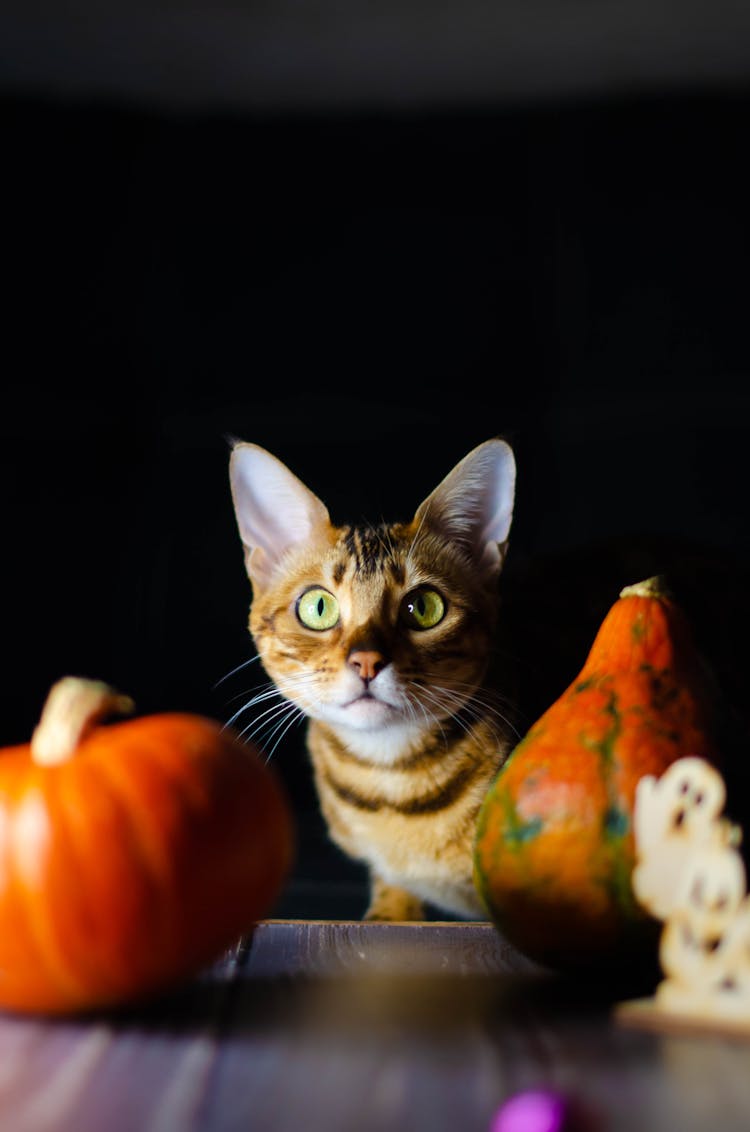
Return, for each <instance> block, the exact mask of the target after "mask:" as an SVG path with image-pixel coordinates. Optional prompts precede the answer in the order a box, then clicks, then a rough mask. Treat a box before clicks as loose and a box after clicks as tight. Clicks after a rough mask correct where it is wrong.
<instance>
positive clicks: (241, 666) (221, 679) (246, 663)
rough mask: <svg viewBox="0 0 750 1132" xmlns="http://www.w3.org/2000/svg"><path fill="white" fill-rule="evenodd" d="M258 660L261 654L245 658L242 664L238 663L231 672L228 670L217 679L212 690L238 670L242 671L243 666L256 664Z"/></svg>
mask: <svg viewBox="0 0 750 1132" xmlns="http://www.w3.org/2000/svg"><path fill="white" fill-rule="evenodd" d="M258 660H260V656H259V655H256V656H251V657H250V659H249V660H243V661H242V664H238V665H237V667H236V668H232V669H231V670H230V671H229V672H227V673H226V674H225V675H224V676H222V677H221V678H220V679H219V680H217V681H216V683H215V684H214V686H213V689H212V691H214V692H215V691H216V689H217V688H218V687H220V686H221V685H222V684H223V683H224V682H225V681H226V680H229V679H230V678H231V677H232V676H235V675H236V674H237V673H238V672H241V671H242V669H243V668H247V667H248V666H249V665H251V664H255V663H256V661H258Z"/></svg>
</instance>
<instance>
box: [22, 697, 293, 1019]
mask: <svg viewBox="0 0 750 1132" xmlns="http://www.w3.org/2000/svg"><path fill="white" fill-rule="evenodd" d="M131 707H132V704H131V703H130V701H128V700H127V699H126V698H125V697H122V696H118V695H117V693H114V692H113V691H112V690H111V689H109V688H107V687H106V686H105V685H102V684H98V683H96V682H92V681H83V680H79V679H77V678H72V677H69V678H66V679H65V680H63V681H61V682H60V683H59V684H57V685H55V687H54V688H53V689H52V691H51V693H50V697H49V699H48V701H47V704H46V706H45V710H44V712H43V714H42V719H41V721H40V725H39V727H38V728H37V730H36V732H35V734H34V737H33V739H32V742H31V744H30V745H24V746H18V747H8V748H6V749H4V750H1V751H0V1006H2V1007H6V1008H10V1009H14V1010H21V1011H33V1012H45V1013H59V1012H63V1011H66V1012H67V1011H79V1010H90V1009H93V1008H99V1007H102V1006H107V1005H112V1004H120V1003H125V1002H128V1001H130V1000H132V999H135V998H140V997H142V996H144V995H147V994H149V993H151V992H155V991H159V990H161V989H164V988H167V987H169V986H170V985H172V984H174V983H176V982H177V981H179V980H181V979H183V978H185V977H187V976H189V975H191V974H194V973H196V972H197V971H198V969H199V968H201V967H202V966H203V965H205V964H208V963H209V962H211V961H213V960H214V959H216V958H218V956H219V955H220V954H221V953H222V952H223V951H224V950H225V949H227V948H228V947H229V946H231V945H232V944H233V943H235V942H236V941H237V939H238V938H239V937H240V936H241V935H242V934H243V933H245V932H248V931H249V930H250V929H251V928H252V927H253V925H254V923H255V922H256V921H257V920H258V919H259V918H261V917H262V916H263V915H265V914H267V912H268V911H269V909H270V907H271V905H272V903H273V901H274V900H275V899H276V897H277V895H278V893H279V891H280V889H281V886H282V884H283V882H284V879H285V878H286V876H287V873H288V870H289V867H290V863H291V856H292V848H293V827H292V819H291V814H290V810H289V807H288V804H287V802H286V799H285V796H284V794H283V793H282V790H281V788H280V786H279V784H278V783H277V781H276V778H275V776H274V775H273V774H272V772H271V771H270V769H269V768H268V767H267V766H266V765H265V763H264V762H263V761H262V760H261V759H260V758H259V756H258V752H257V751H256V750H255V749H253V748H252V747H250V746H249V745H247V744H245V743H242V742H241V741H240V740H239V739H238V738H237V737H236V736H235V735H234V734H233V733H231V732H230V731H228V730H224V729H222V728H221V726H220V725H219V724H218V723H216V722H214V721H212V720H209V719H205V718H203V717H201V716H197V715H188V714H163V715H152V716H145V717H142V718H140V719H133V720H129V721H126V722H120V723H114V724H111V725H108V726H102V725H100V720H101V718H102V717H103V716H104V715H105V714H111V713H112V711H115V710H116V711H118V712H120V713H121V712H122V711H123V710H127V709H128V708H131Z"/></svg>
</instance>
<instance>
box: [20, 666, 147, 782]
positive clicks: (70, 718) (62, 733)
mask: <svg viewBox="0 0 750 1132" xmlns="http://www.w3.org/2000/svg"><path fill="white" fill-rule="evenodd" d="M134 709H135V704H134V703H133V701H132V700H131V699H130V697H129V696H123V695H122V694H121V693H120V692H117V691H115V689H114V688H110V687H109V685H107V684H104V683H102V681H101V680H86V679H84V678H83V677H82V676H64V677H63V679H62V680H58V682H57V683H56V684H53V685H52V688H51V689H50V692H49V695H48V696H47V699H46V701H45V704H44V707H43V708H42V714H41V717H40V719H39V723H38V724H37V726H36V729H35V731H34V734H33V735H32V737H31V757H32V759H33V760H34V762H35V763H37V764H38V765H39V766H57V765H58V764H59V763H64V762H66V761H67V760H68V759H69V758H70V757H71V755H73V754H74V752H75V750H76V748H77V747H78V746H79V744H80V743H81V742H82V740H83V739H84V738H85V737H86V735H87V734H88V733H89V731H91V730H92V729H93V727H94V726H95V725H96V724H97V723H99V722H100V721H101V720H102V719H104V718H105V716H108V715H129V714H130V712H132V711H133V710H134Z"/></svg>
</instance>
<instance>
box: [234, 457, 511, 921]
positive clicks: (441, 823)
mask: <svg viewBox="0 0 750 1132" xmlns="http://www.w3.org/2000/svg"><path fill="white" fill-rule="evenodd" d="M514 471H515V466H514V464H513V459H512V453H511V451H510V449H509V448H508V446H507V445H506V444H505V443H504V442H503V441H500V440H493V441H488V442H486V444H484V445H480V446H479V448H477V449H475V450H474V451H473V452H472V453H470V454H469V455H468V456H467V457H466V458H465V459H464V460H463V461H462V462H461V463H460V464H459V465H458V466H457V467H456V468H455V469H454V470H453V472H451V473H450V475H449V476H447V477H446V479H445V480H444V481H443V482H442V483H441V484H440V485H438V488H436V490H435V491H434V492H433V493H432V495H431V496H429V497H428V499H427V500H425V502H424V503H423V504H422V506H421V507H420V508H419V509H418V510H417V512H416V515H415V517H414V519H413V520H412V521H411V522H410V523H393V524H383V525H380V526H377V527H375V526H367V525H363V526H343V527H335V526H333V524H332V523H331V522H330V519H329V517H328V513H327V511H326V509H325V507H324V506H323V504H322V503H320V501H319V500H318V499H317V497H316V496H314V495H313V494H312V492H310V491H309V489H308V488H306V487H305V486H304V485H303V484H301V482H300V481H299V480H297V479H296V477H295V476H293V474H292V473H291V472H290V471H289V470H288V469H286V468H285V467H284V465H283V464H281V463H280V462H279V461H277V460H276V459H275V457H272V456H271V455H270V454H269V453H266V452H264V450H263V449H259V448H257V447H256V446H254V445H245V444H239V445H237V446H236V447H235V449H234V451H233V454H232V465H231V479H232V492H233V497H234V503H235V510H236V514H237V520H238V525H239V529H240V533H241V536H242V539H243V542H244V545H245V552H246V562H247V568H248V573H249V576H250V579H251V581H252V585H253V601H252V606H251V611H250V631H251V633H252V636H253V639H254V641H255V644H256V647H257V649H258V652H259V654H260V657H261V660H262V663H263V666H264V668H265V670H266V672H267V674H268V675H269V677H270V678H271V680H272V681H273V682H274V684H275V685H276V687H277V688H278V689H279V691H280V693H281V694H282V695H283V696H284V697H285V698H286V699H287V700H289V701H291V703H293V704H295V705H296V706H297V707H298V708H299V709H300V710H301V711H302V712H303V713H304V714H305V716H307V718H308V720H309V726H308V746H309V750H310V754H311V757H312V764H313V770H314V776H315V782H316V786H317V790H318V794H319V798H320V803H321V808H322V812H323V814H324V816H325V819H326V822H327V825H328V829H329V831H330V835H331V837H332V839H333V840H334V841H335V842H336V844H337V845H338V846H339V847H340V848H341V849H343V850H344V852H346V853H348V854H350V855H351V856H352V857H354V858H356V859H358V860H362V861H364V862H366V863H367V865H368V866H369V869H370V873H371V877H372V893H371V902H370V906H369V909H368V912H367V916H368V917H369V918H372V919H375V918H377V919H417V918H420V917H421V916H422V915H423V913H424V905H425V904H429V905H432V906H435V907H437V908H439V909H443V910H445V911H447V912H449V913H452V914H455V915H459V916H465V917H471V918H477V917H478V918H484V915H485V913H484V910H483V909H482V907H481V904H480V902H479V899H478V896H477V894H476V890H475V888H474V884H473V881H472V848H473V839H474V827H475V822H476V816H477V812H478V809H479V806H480V804H481V801H482V799H483V797H484V795H485V792H486V790H487V787H488V786H489V784H490V782H491V780H492V779H493V778H494V776H495V774H496V772H497V770H498V768H499V766H500V765H501V763H502V761H503V759H504V758H505V756H506V754H507V752H508V750H509V747H510V744H511V738H512V729H511V725H510V723H509V721H508V718H507V714H506V706H505V701H504V699H503V697H502V695H501V694H499V693H498V690H497V689H496V688H495V686H494V684H493V681H492V679H491V676H490V674H491V672H492V666H491V664H490V661H491V658H492V655H493V649H494V646H495V634H496V628H497V612H498V598H497V589H498V587H497V579H498V575H499V573H500V568H501V565H502V560H503V556H504V553H505V550H506V548H507V536H508V530H509V526H510V516H511V512H512V501H513V488H514ZM311 587H316V591H315V592H316V594H317V591H318V589H320V590H321V591H322V592H323V593H324V594H327V595H331V597H332V599H333V601H334V602H336V603H337V607H338V620H337V621H336V623H335V624H333V625H331V626H330V627H328V628H326V629H324V630H319V629H317V628H311V627H309V626H308V625H306V624H303V623H302V622H301V620H300V615H299V611H298V610H299V607H298V602H299V600H300V597H301V595H304V594H305V593H307V592H308V591H310V589H311ZM425 589H428V590H430V591H437V593H438V594H439V595H440V598H441V599H442V606H441V608H442V609H444V612H443V615H442V617H440V619H439V620H438V621H437V623H435V624H430V625H429V626H428V627H426V628H424V627H420V626H419V625H417V624H416V622H415V621H414V620H413V619H412V618H413V615H412V614H411V613H410V612H409V610H410V608H412V607H413V606H414V603H415V600H416V599H415V596H414V595H415V594H416V595H417V598H418V596H419V595H420V594H422V593H424V590H425ZM321 608H322V606H321ZM417 608H418V609H421V606H418V607H417ZM368 666H372V667H368ZM363 673H364V674H365V675H363ZM368 673H369V675H368ZM501 691H502V689H500V692H501Z"/></svg>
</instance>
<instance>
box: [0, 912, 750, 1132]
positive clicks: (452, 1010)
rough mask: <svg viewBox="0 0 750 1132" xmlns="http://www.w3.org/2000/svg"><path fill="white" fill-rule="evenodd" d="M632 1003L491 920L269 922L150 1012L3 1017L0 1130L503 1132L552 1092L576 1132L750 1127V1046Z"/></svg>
mask: <svg viewBox="0 0 750 1132" xmlns="http://www.w3.org/2000/svg"><path fill="white" fill-rule="evenodd" d="M613 974H614V973H613ZM622 994H623V987H622V986H621V983H620V980H619V979H614V978H613V979H612V980H611V981H607V980H601V979H594V978H592V977H590V976H589V975H584V976H582V977H579V978H576V979H570V978H568V979H563V978H560V977H559V976H555V975H552V974H550V973H548V972H544V971H541V970H540V969H539V968H536V967H534V966H533V965H532V964H531V963H529V962H528V961H526V960H524V959H523V958H522V957H521V956H519V955H518V954H517V953H515V952H514V951H513V949H512V948H510V947H509V946H508V945H507V944H506V943H505V942H504V941H502V940H501V939H500V937H499V935H498V934H497V933H496V932H495V930H494V928H492V927H491V926H490V925H488V924H454V923H450V924H440V923H435V924H421V925H415V924H363V923H359V922H355V923H348V922H346V923H340V922H325V921H316V922H311V921H268V922H264V923H262V924H260V925H258V927H257V929H256V931H255V933H254V936H253V938H252V939H251V940H248V941H244V942H243V943H242V944H241V945H239V946H238V947H237V948H236V949H234V950H233V951H232V952H231V953H229V954H227V955H226V956H225V957H224V958H223V959H222V961H221V962H219V963H217V964H216V965H215V966H214V967H213V968H212V969H211V970H209V971H207V972H205V974H204V975H202V976H201V977H200V978H198V979H195V980H194V981H193V982H191V983H190V984H189V985H188V986H185V987H182V988H180V989H179V990H178V991H176V992H175V993H173V994H170V995H166V996H164V997H163V998H160V999H159V1000H157V1001H153V1002H151V1003H149V1004H148V1005H144V1006H140V1007H137V1008H131V1009H128V1010H122V1011H117V1012H110V1013H108V1014H107V1015H104V1016H97V1017H93V1018H80V1019H68V1020H59V1021H45V1020H43V1019H34V1018H24V1017H17V1016H12V1015H5V1016H2V1017H0V1132H235V1130H236V1132H240V1130H243V1132H246V1130H256V1129H257V1130H268V1132H298V1130H299V1129H305V1130H309V1132H324V1130H325V1132H355V1130H356V1132H381V1130H382V1132H386V1130H389V1132H400V1130H402V1129H403V1130H407V1129H408V1130H410V1132H411V1130H416V1132H421V1130H423V1129H424V1130H425V1132H449V1130H450V1132H456V1130H461V1132H489V1130H490V1125H491V1121H492V1117H493V1114H494V1113H495V1112H496V1111H497V1109H498V1107H499V1106H500V1105H501V1104H502V1103H503V1101H504V1100H506V1099H507V1098H508V1097H509V1096H510V1095H511V1094H513V1093H515V1092H517V1091H519V1090H522V1089H528V1088H534V1087H538V1086H543V1087H547V1088H553V1089H556V1090H559V1091H560V1092H561V1093H563V1094H564V1095H566V1097H567V1098H568V1100H569V1103H570V1105H571V1114H572V1119H571V1132H576V1130H579V1132H597V1130H599V1129H601V1130H602V1132H605V1130H606V1132H673V1130H678V1129H679V1130H680V1132H706V1130H707V1129H714V1128H715V1129H717V1130H718V1129H719V1128H720V1129H721V1130H722V1132H734V1130H737V1132H739V1130H741V1129H742V1130H746V1129H747V1128H749V1127H750V1043H748V1042H743V1041H740V1040H737V1039H736V1038H735V1039H732V1038H730V1037H728V1036H723V1035H717V1034H715V1033H706V1034H702V1033H700V1032H699V1033H691V1034H679V1033H677V1034H675V1033H659V1032H652V1031H649V1030H641V1029H639V1028H633V1027H629V1026H622V1025H620V1024H618V1022H617V1020H616V1017H615V1007H616V1006H617V1003H618V1000H619V999H621V997H622Z"/></svg>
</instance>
